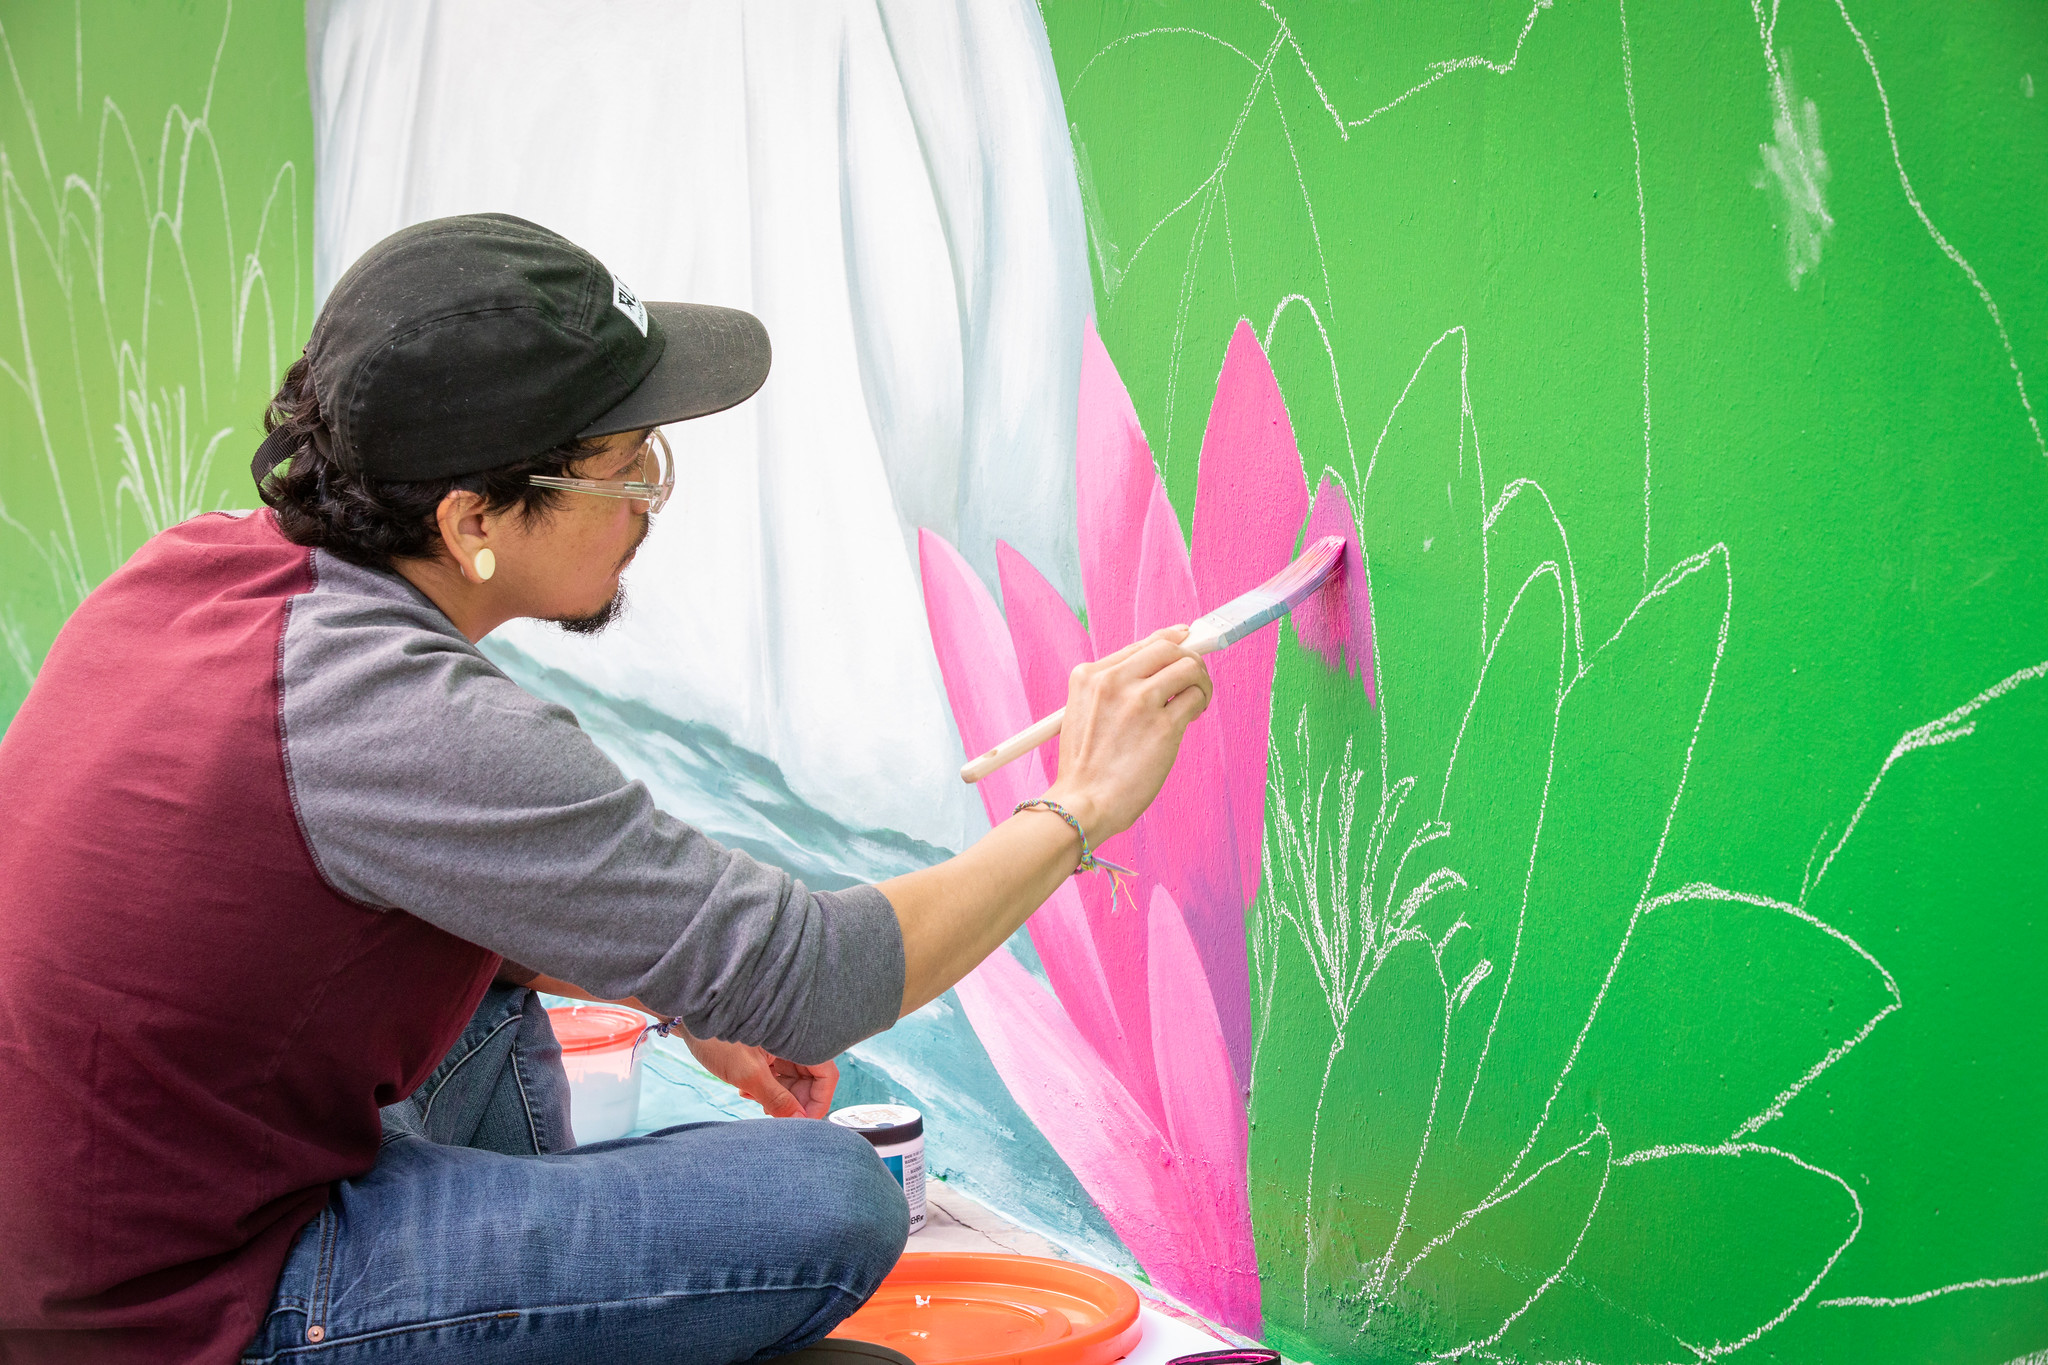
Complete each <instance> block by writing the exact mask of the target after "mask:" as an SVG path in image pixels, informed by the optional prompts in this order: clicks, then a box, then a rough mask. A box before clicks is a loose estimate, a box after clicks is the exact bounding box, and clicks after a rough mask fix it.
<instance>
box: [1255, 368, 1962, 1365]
mask: <svg viewBox="0 0 2048 1365" xmlns="http://www.w3.org/2000/svg"><path fill="white" fill-rule="evenodd" d="M1453 337H1457V338H1458V339H1459V341H1460V343H1461V344H1460V345H1458V346H1455V347H1454V346H1451V345H1449V344H1447V343H1448V342H1450V341H1451V339H1452V338H1453ZM1462 343H1463V335H1462V333H1461V332H1459V331H1457V330H1456V329H1453V330H1452V331H1451V332H1447V333H1445V334H1444V335H1443V336H1442V337H1440V338H1439V339H1438V341H1437V343H1435V344H1434V345H1432V346H1431V347H1430V349H1429V351H1428V353H1426V354H1425V355H1424V357H1423V359H1422V361H1421V362H1420V364H1418V366H1417V368H1416V374H1415V378H1414V379H1413V380H1412V381H1411V384H1410V387H1409V389H1408V390H1407V391H1404V394H1405V393H1406V392H1413V393H1431V394H1435V395H1441V396H1442V399H1443V400H1448V401H1449V404H1450V405H1451V406H1450V409H1449V412H1448V413H1445V414H1442V415H1443V416H1444V417H1446V419H1447V420H1445V421H1442V422H1438V423H1435V424H1432V425H1430V426H1428V427H1427V429H1428V430H1430V431H1433V432H1439V433H1446V432H1449V431H1451V430H1453V429H1455V430H1457V431H1458V433H1459V438H1458V440H1457V442H1455V443H1453V442H1442V443H1439V441H1440V440H1441V438H1438V439H1417V438H1415V437H1413V436H1411V435H1407V434H1404V433H1407V432H1413V431H1415V430H1418V429H1422V428H1418V427H1417V425H1416V424H1415V422H1414V421H1413V420H1412V419H1413V414H1412V413H1403V412H1402V411H1400V405H1399V404H1397V406H1396V411H1395V413H1393V414H1392V415H1390V417H1389V420H1388V426H1387V430H1388V431H1389V432H1390V433H1393V434H1392V435H1391V436H1386V437H1382V440H1381V443H1380V444H1379V445H1377V446H1376V447H1375V448H1374V450H1373V452H1372V456H1371V459H1370V460H1369V461H1368V463H1367V464H1366V467H1365V470H1364V474H1363V478H1362V480H1361V483H1362V487H1361V488H1360V490H1359V493H1358V506H1359V508H1360V515H1359V518H1358V523H1359V524H1358V535H1359V537H1360V540H1361V543H1363V544H1364V546H1365V547H1366V552H1367V553H1366V577H1367V578H1368V580H1369V582H1370V587H1371V592H1372V600H1373V606H1374V608H1375V615H1374V621H1373V625H1374V642H1373V655H1372V660H1371V666H1372V667H1373V668H1374V669H1376V670H1377V674H1378V677H1377V683H1378V703H1379V705H1378V706H1377V708H1376V710H1375V711H1374V712H1373V714H1372V716H1371V717H1370V718H1369V719H1368V721H1367V723H1365V724H1363V725H1360V724H1358V723H1357V716H1356V712H1355V710H1353V711H1348V712H1347V711H1345V710H1344V709H1343V708H1341V707H1337V706H1333V705H1331V704H1330V703H1329V702H1328V701H1327V699H1325V698H1323V697H1322V696H1320V695H1319V691H1318V687H1317V686H1316V685H1314V683H1313V674H1312V670H1311V671H1310V674H1309V676H1310V677H1311V684H1310V685H1309V686H1308V687H1306V688H1305V689H1304V688H1300V687H1296V688H1295V689H1294V691H1295V693H1297V694H1300V695H1303V696H1305V698H1306V699H1305V700H1304V701H1303V703H1302V705H1301V708H1300V710H1299V712H1298V713H1297V714H1296V715H1295V716H1293V717H1291V718H1288V720H1289V721H1290V722H1291V723H1283V724H1281V725H1279V726H1276V729H1277V730H1278V731H1279V732H1280V734H1279V736H1278V737H1277V739H1278V742H1277V743H1276V746H1275V752H1274V758H1273V762H1272V764H1271V793H1270V800H1269V802H1268V806H1267V815H1268V819H1267V826H1266V835H1267V847H1268V860H1267V869H1268V885H1267V887H1266V889H1265V893H1264V894H1263V895H1262V896H1261V898H1260V899H1259V901H1258V902H1257V903H1256V905H1255V907H1254V913H1253V916H1252V949H1251V956H1252V960H1253V979H1254V996H1255V1001H1254V1015H1255V1018H1256V1019H1257V1020H1258V1029H1257V1032H1256V1034H1255V1049H1256V1051H1255V1055H1256V1057H1257V1059H1258V1060H1257V1062H1256V1064H1255V1066H1254V1090H1253V1105H1252V1116H1253V1119H1254V1121H1255V1122H1256V1124H1257V1128H1256V1136H1255V1140H1254V1142H1253V1144H1252V1149H1251V1153H1250V1155H1251V1169H1252V1179H1253V1182H1254V1186H1255V1192H1256V1195H1257V1198H1256V1200H1255V1206H1256V1208H1257V1209H1258V1210H1259V1213H1258V1217H1257V1222H1256V1226H1257V1236H1258V1245H1259V1249H1260V1253H1261V1269H1262V1271H1263V1272H1264V1275H1265V1281H1266V1283H1265V1288H1266V1293H1265V1297H1264V1301H1263V1308H1264V1313H1265V1327H1266V1332H1267V1336H1268V1339H1269V1340H1272V1341H1274V1342H1276V1343H1277V1344H1280V1345H1281V1346H1282V1347H1283V1348H1291V1349H1293V1350H1295V1351H1300V1352H1303V1353H1306V1351H1307V1350H1308V1348H1309V1346H1310V1345H1311V1344H1314V1343H1324V1345H1323V1346H1322V1347H1321V1348H1320V1349H1322V1350H1324V1351H1325V1353H1327V1352H1328V1350H1329V1346H1328V1343H1335V1344H1336V1349H1337V1351H1338V1353H1339V1355H1341V1356H1343V1357H1346V1358H1360V1359H1371V1360H1432V1359H1474V1358H1478V1359H1496V1360H1556V1359H1575V1360H1576V1359H1584V1360H1601V1361H1619V1360H1645V1361H1648V1360H1658V1361H1662V1360H1710V1359H1716V1358H1718V1357H1720V1356H1723V1355H1728V1354H1731V1353H1733V1352H1736V1351H1739V1350H1741V1349H1743V1348H1744V1347H1746V1346H1749V1345H1750V1344H1752V1343H1754V1342H1756V1341H1758V1340H1759V1339H1760V1338H1761V1337H1763V1336H1764V1335H1765V1334H1767V1333H1769V1332H1772V1331H1773V1330H1775V1329H1776V1328H1778V1327H1779V1326H1780V1324H1782V1323H1784V1322H1785V1320H1786V1319H1787V1318H1788V1317H1790V1316H1791V1315H1792V1314H1793V1313H1794V1312H1795V1311H1796V1310H1798V1309H1799V1308H1801V1307H1802V1306H1803V1305H1806V1304H1808V1303H1810V1302H1819V1301H1823V1300H1825V1301H1826V1302H1828V1303H1829V1304H1832V1303H1833V1302H1835V1301H1834V1300H1827V1298H1826V1295H1825V1294H1824V1293H1822V1292H1820V1287H1821V1285H1822V1282H1823V1281H1826V1280H1829V1277H1830V1276H1831V1275H1833V1274H1835V1273H1836V1271H1837V1266H1838V1264H1839V1263H1841V1262H1842V1261H1843V1257H1844V1255H1845V1253H1847V1252H1848V1251H1849V1250H1850V1248H1851V1246H1852V1244H1853V1243H1855V1242H1856V1240H1857V1237H1858V1235H1859V1233H1861V1231H1862V1230H1863V1226H1864V1219H1865V1209H1864V1202H1863V1196H1862V1195H1860V1194H1859V1192H1858V1190H1857V1189H1856V1188H1855V1187H1852V1185H1851V1184H1850V1183H1849V1181H1848V1180H1847V1179H1846V1178H1845V1177H1844V1175H1843V1174H1842V1172H1843V1170H1844V1169H1845V1166H1844V1165H1843V1164H1842V1163H1839V1162H1831V1161H1824V1160H1822V1159H1819V1158H1818V1157H1817V1155H1816V1154H1815V1153H1814V1152H1812V1151H1809V1150H1805V1145H1804V1144H1803V1143H1801V1142H1798V1141H1796V1140H1794V1139H1793V1138H1791V1137H1790V1136H1789V1134H1788V1129H1787V1125H1786V1124H1785V1123H1784V1119H1785V1116H1786V1115H1787V1114H1788V1113H1797V1112H1798V1111H1799V1109H1800V1105H1801V1103H1802V1096H1804V1095H1806V1094H1807V1092H1808V1091H1809V1090H1811V1089H1813V1088H1814V1086H1815V1082H1816V1081H1818V1080H1820V1078H1821V1077H1822V1076H1823V1075H1824V1074H1826V1073H1828V1072H1830V1071H1831V1069H1833V1068H1834V1067H1836V1066H1837V1065H1838V1064H1839V1063H1841V1062H1842V1061H1843V1060H1844V1059H1845V1058H1847V1057H1849V1056H1850V1055H1851V1054H1852V1053H1853V1052H1855V1051H1856V1050H1857V1049H1858V1048H1859V1046H1860V1045H1861V1044H1862V1043H1863V1042H1864V1041H1865V1040H1866V1039H1867V1038H1868V1037H1870V1035H1871V1034H1872V1032H1873V1031H1874V1030H1876V1029H1878V1027H1879V1026H1880V1025H1881V1024H1882V1023H1883V1022H1884V1021H1885V1020H1886V1019H1887V1018H1888V1017H1890V1016H1892V1015H1893V1014H1895V1013H1896V1012H1897V1011H1899V1010H1900V1009H1901V1008H1902V1001H1903V999H1904V996H1903V993H1902V990H1901V986H1900V984H1899V981H1898V980H1897V979H1895V978H1894V975H1893V973H1892V972H1891V971H1890V970H1888V969H1887V967H1886V966H1885V965H1884V964H1883V963H1881V962H1880V961H1879V960H1878V957H1877V956H1875V955H1874V954H1873V953H1872V952H1870V951H1869V950H1867V949H1866V948H1865V947H1864V946H1863V943H1862V942H1859V941H1858V939H1857V938H1856V937H1852V935H1851V934H1850V933H1849V932H1847V931H1845V929H1844V928H1842V927H1840V924H1839V922H1838V917H1839V916H1840V915H1841V912H1842V907H1841V906H1840V904H1839V902H1837V901H1835V899H1834V898H1833V897H1832V896H1831V895H1830V894H1829V893H1830V891H1831V889H1832V888H1831V883H1830V878H1831V876H1832V875H1833V874H1831V873H1830V871H1829V865H1828V864H1827V863H1823V864H1821V866H1820V867H1819V869H1818V870H1817V871H1816V873H1815V874H1814V876H1813V881H1812V884H1811V885H1809V886H1808V887H1807V888H1806V889H1805V891H1804V892H1803V893H1802V895H1801V897H1800V898H1799V900H1798V902H1796V903H1794V902H1788V901H1784V900H1780V899H1777V898H1773V897H1770V896H1767V895H1762V894H1758V893H1756V892H1754V891H1752V890H1749V889H1746V888H1742V887H1736V888H1733V889H1731V888H1728V887H1724V886H1720V885H1716V884H1712V883H1709V882H1706V881H1700V880H1685V881H1683V882H1682V883H1677V882H1676V879H1672V878H1670V877H1669V874H1668V873H1665V872H1664V871H1663V868H1662V866H1661V864H1662V861H1663V856H1664V852H1665V847H1666V843H1667V840H1668V837H1669V832H1670V830H1671V828H1672V824H1673V822H1674V821H1675V820H1676V819H1677V818H1678V817H1679V813H1680V810H1681V806H1682V798H1683V796H1684V793H1685V789H1686V779H1687V775H1688V773H1689V771H1690V769H1691V766H1692V758H1693V753H1694V750H1695V748H1696V746H1697V743H1698V737H1699V734H1700V730H1701V726H1702V725H1703V723H1704V721H1705V718H1706V716H1707V712H1708V709H1709V707H1710V704H1711V702H1712V698H1713V694H1714V683H1715V678H1716V676H1717V674H1718V672H1719V670H1720V665H1721V660H1722V657H1723V655H1724V653H1725V652H1726V650H1727V646H1728V641H1729V625H1730V603H1731V600H1732V593H1733V582H1732V573H1731V570H1730V566H1729V553H1728V550H1727V548H1726V546H1724V545H1719V544H1717V545H1713V546H1710V547H1708V548H1707V549H1705V550H1702V551H1701V552H1699V553H1697V554H1694V555H1691V556H1688V557H1687V558H1685V559H1683V560H1681V561H1679V562H1678V563H1677V564H1675V565H1673V566H1672V567H1671V568H1670V569H1669V570H1667V571H1666V572H1665V573H1664V574H1663V575H1662V576H1661V577H1660V578H1658V579H1657V580H1656V581H1655V582H1654V583H1653V584H1652V585H1651V586H1650V588H1649V590H1648V591H1647V592H1646V593H1645V594H1644V595H1643V596H1642V598H1641V599H1640V601H1639V602H1638V603H1637V604H1636V606H1635V607H1634V609H1633V610H1632V611H1630V612H1629V613H1628V615H1627V617H1626V618H1625V619H1624V620H1623V621H1622V622H1621V624H1620V625H1619V627H1618V628H1616V629H1615V630H1614V631H1613V632H1612V634H1611V635H1609V636H1608V637H1607V638H1606V639H1605V640H1598V639H1596V640H1593V641H1591V642H1588V641H1586V640H1585V639H1584V638H1583V636H1584V631H1583V627H1582V623H1581V616H1580V612H1579V594H1578V590H1577V583H1576V577H1575V574H1574V572H1573V568H1572V558H1571V551H1570V543H1569V541H1568V539H1567V538H1566V536H1565V532H1564V526H1563V523H1562V522H1561V521H1560V520H1559V519H1558V518H1557V515H1556V513H1555V511H1554V510H1553V508H1552V505H1551V503H1550V500H1549V499H1548V497H1547V496H1546V495H1545V494H1544V491H1543V489H1542V488H1541V486H1540V485H1538V484H1536V483H1535V482H1534V481H1532V480H1527V479H1519V480H1511V481H1508V482H1506V483H1505V484H1504V485H1498V484H1497V485H1493V486H1489V485H1488V484H1487V476H1486V469H1485V463H1484V461H1483V460H1482V458H1481V457H1480V453H1479V446H1478V437H1477V425H1476V422H1474V420H1473V417H1472V408H1471V400H1470V395H1469V392H1468V391H1467V390H1466V388H1465V382H1464V375H1465V373H1466V371H1467V369H1468V359H1469V358H1468V356H1467V355H1466V353H1465V352H1466V348H1465V346H1464V345H1463V344H1462ZM1431 401H1441V400H1437V399H1433V400H1431ZM1447 481H1448V482H1447ZM1446 495H1448V496H1446ZM1321 501H1322V499H1319V502H1321ZM1333 503H1334V499H1333ZM1304 639H1305V641H1306V639H1307V635H1306V633H1305V635H1304ZM1288 667H1289V660H1288V655H1287V654H1285V653H1283V655H1282V658H1281V662H1280V669H1281V673H1282V676H1283V679H1285V677H1286V676H1287V670H1288ZM1957 714H1958V715H1961V714H1963V713H1962V712H1959V713H1957ZM1951 728H1955V727H1951ZM1333 733H1334V734H1335V735H1336V736H1337V739H1336V743H1335V746H1334V747H1333V746H1332V744H1331V742H1330V737H1331V736H1332V734H1333ZM1909 738H1910V736H1909ZM1930 742H1931V741H1930ZM1875 792H1876V788H1875V786H1873V788H1872V793H1873V794H1875ZM1869 799H1870V798H1869V797H1866V802H1868V801H1869ZM1853 823H1854V822H1853V821H1852V822H1851V824H1852V826H1853ZM1847 837H1848V836H1847V835H1846V834H1844V835H1843V840H1844V841H1846V840H1847ZM1837 847H1840V845H1839V844H1838V845H1837ZM1851 847H1852V848H1853V847H1855V845H1851ZM1830 856H1831V857H1832V855H1830ZM1823 916H1826V917H1825V918H1824V917H1823ZM1830 1282H1831V1283H1832V1281H1830ZM1841 1302H1844V1303H1861V1302H1862V1301H1861V1300H1856V1299H1844V1300H1841Z"/></svg>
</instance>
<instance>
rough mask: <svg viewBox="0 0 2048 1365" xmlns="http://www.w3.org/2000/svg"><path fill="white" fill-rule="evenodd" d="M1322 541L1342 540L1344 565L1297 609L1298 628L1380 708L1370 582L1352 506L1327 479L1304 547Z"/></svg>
mask: <svg viewBox="0 0 2048 1365" xmlns="http://www.w3.org/2000/svg"><path fill="white" fill-rule="evenodd" d="M1324 536H1342V537H1343V538H1344V541H1345V549H1344V562H1343V564H1342V565H1340V566H1339V567H1338V569H1337V575H1336V577H1334V578H1332V579H1331V580H1330V581H1329V583H1328V584H1326V585H1325V586H1324V587H1323V589H1322V591H1320V592H1318V593H1317V594H1316V595H1315V596H1313V597H1311V598H1309V600H1308V601H1306V602H1304V603H1302V604H1301V605H1300V606H1298V607H1296V608H1295V609H1294V617H1293V620H1294V628H1295V630H1296V631H1297V632H1299V633H1300V635H1301V642H1302V643H1303V644H1305V645H1307V646H1308V647H1309V648H1310V649H1313V650H1314V651H1315V652H1316V653H1318V654H1320V655H1322V656H1323V661H1324V662H1325V663H1327V664H1329V665H1330V667H1332V668H1336V667H1338V666H1339V665H1340V664H1341V665H1342V666H1343V667H1344V668H1345V669H1347V670H1349V671H1350V673H1351V676H1352V677H1354V678H1359V677H1362V678H1363V679H1364V680H1365V698H1366V700H1367V701H1370V702H1372V703H1373V704H1374V705H1378V704H1379V703H1378V700H1377V694H1378V689H1377V688H1376V687H1375V686H1374V685H1373V684H1374V678H1373V659H1372V583H1371V579H1370V577H1369V575H1368V574H1367V572H1366V566H1365V557H1364V556H1363V555H1362V554H1361V553H1360V552H1359V547H1360V545H1361V544H1363V542H1362V541H1361V540H1360V539H1359V535H1358V523H1357V522H1356V521H1355V520H1354V519H1353V518H1352V515H1351V501H1350V499H1348V498H1346V497H1345V496H1344V489H1343V487H1342V486H1341V485H1339V484H1338V483H1337V481H1336V480H1334V479H1331V478H1329V477H1327V476H1326V477H1325V478H1324V479H1323V482H1322V486H1321V487H1319V488H1317V489H1316V505H1315V510H1314V511H1313V512H1311V513H1309V518H1308V529H1307V530H1306V531H1305V532H1303V533H1302V542H1301V543H1302V544H1304V545H1308V544H1313V543H1314V542H1315V541H1318V540H1321V539H1322V538H1323V537H1324Z"/></svg>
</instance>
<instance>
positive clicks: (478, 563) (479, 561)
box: [469, 546, 498, 583]
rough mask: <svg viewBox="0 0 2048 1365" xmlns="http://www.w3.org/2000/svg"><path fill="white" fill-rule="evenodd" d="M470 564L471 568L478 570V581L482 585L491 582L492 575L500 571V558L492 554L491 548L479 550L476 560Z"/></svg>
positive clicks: (486, 547)
mask: <svg viewBox="0 0 2048 1365" xmlns="http://www.w3.org/2000/svg"><path fill="white" fill-rule="evenodd" d="M469 563H470V567H471V568H473V569H475V570H476V576H477V581H478V582H481V583H488V582H490V581H491V575H492V574H494V573H496V572H497V571H498V557H497V556H496V555H494V554H492V553H491V550H490V547H489V546H485V547H484V548H483V549H481V550H478V551H477V552H476V558H475V559H472V560H471V561H469Z"/></svg>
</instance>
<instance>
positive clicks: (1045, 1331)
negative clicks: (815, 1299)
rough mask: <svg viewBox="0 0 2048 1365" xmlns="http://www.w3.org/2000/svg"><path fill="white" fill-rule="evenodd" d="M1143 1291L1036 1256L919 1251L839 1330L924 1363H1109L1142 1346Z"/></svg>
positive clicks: (900, 1264)
mask: <svg viewBox="0 0 2048 1365" xmlns="http://www.w3.org/2000/svg"><path fill="white" fill-rule="evenodd" d="M1142 1333H1143V1328H1142V1327H1140V1325H1139V1323H1138V1292H1137V1291H1136V1290H1135V1289H1133V1288H1131V1286H1129V1285H1128V1284H1125V1283H1124V1282H1123V1281H1122V1280H1120V1279H1118V1278H1117V1277H1116V1276H1114V1275H1112V1274H1110V1273H1109V1272H1107V1271H1103V1270H1096V1269H1094V1268H1093V1267H1091V1266H1084V1265H1074V1264H1072V1263H1071V1262H1067V1261H1050V1260H1046V1259H1044V1258H1042V1257H1038V1256H1003V1255H995V1254H987V1253H974V1252H911V1253H909V1254H907V1255H905V1256H904V1257H903V1258H902V1259H901V1260H899V1261H897V1262H896V1268H895V1269H894V1270H892V1271H890V1272H889V1275H888V1278H886V1279H884V1280H883V1281H882V1284H881V1287H880V1288H878V1289H877V1290H875V1293H874V1297H873V1298H871V1299H869V1300H868V1301H867V1302H866V1303H865V1304H862V1305H861V1307H860V1309H859V1311H857V1312H855V1313H854V1314H853V1316H851V1317H849V1318H848V1319H846V1321H844V1322H842V1323H840V1324H839V1326H838V1327H837V1328H836V1329H835V1330H834V1331H833V1332H832V1335H833V1336H835V1337H848V1338H851V1339H853V1340H856V1341H872V1342H878V1343H880V1344H881V1345H884V1346H890V1347H893V1348H895V1349H896V1350H898V1351H901V1352H902V1353H903V1354H905V1355H907V1356H909V1357H910V1358H911V1360H912V1361H914V1362H915V1363H916V1365H1111V1362H1113V1361H1117V1360H1121V1359H1122V1358H1123V1357H1125V1356H1127V1355H1129V1354H1130V1353H1131V1350H1132V1349H1133V1348H1134V1347H1135V1346H1137V1344H1138V1338H1139V1336H1140V1335H1142Z"/></svg>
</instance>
